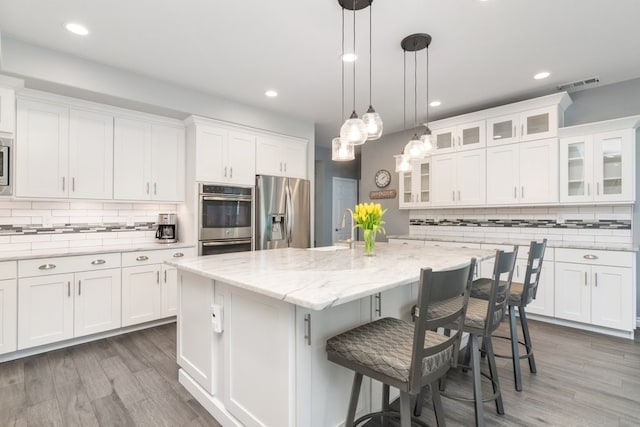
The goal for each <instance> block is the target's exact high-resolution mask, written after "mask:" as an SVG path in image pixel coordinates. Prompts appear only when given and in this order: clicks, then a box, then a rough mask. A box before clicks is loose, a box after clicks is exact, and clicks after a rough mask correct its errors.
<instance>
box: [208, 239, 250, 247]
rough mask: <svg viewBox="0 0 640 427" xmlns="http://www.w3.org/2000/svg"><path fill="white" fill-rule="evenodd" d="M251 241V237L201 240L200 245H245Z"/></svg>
mask: <svg viewBox="0 0 640 427" xmlns="http://www.w3.org/2000/svg"><path fill="white" fill-rule="evenodd" d="M247 243H251V239H238V240H217V241H215V242H202V246H206V247H211V246H229V245H245V244H247Z"/></svg>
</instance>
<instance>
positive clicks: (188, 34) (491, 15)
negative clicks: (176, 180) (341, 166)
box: [0, 0, 640, 146]
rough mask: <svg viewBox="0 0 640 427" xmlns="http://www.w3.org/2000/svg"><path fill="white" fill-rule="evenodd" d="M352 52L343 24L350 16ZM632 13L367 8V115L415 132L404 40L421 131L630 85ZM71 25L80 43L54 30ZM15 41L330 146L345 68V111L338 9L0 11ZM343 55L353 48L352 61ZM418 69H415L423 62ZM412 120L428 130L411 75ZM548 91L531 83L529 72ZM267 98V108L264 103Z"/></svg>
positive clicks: (1, 5)
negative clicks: (270, 120)
mask: <svg viewBox="0 0 640 427" xmlns="http://www.w3.org/2000/svg"><path fill="white" fill-rule="evenodd" d="M368 14H369V9H368V8H367V9H364V10H362V11H358V12H356V29H357V36H356V40H357V42H358V43H357V46H356V53H357V54H358V55H359V59H358V61H356V72H357V74H356V83H357V86H356V100H357V102H356V110H357V112H358V113H359V114H360V115H362V114H363V113H364V112H365V110H366V108H367V106H368V60H369V56H368V19H369V16H368ZM346 16H347V19H346V21H347V25H346V31H347V36H346V40H347V43H348V44H349V45H350V44H351V41H350V40H351V39H350V34H351V33H352V25H351V23H352V19H353V14H352V12H350V11H349V12H348V13H347V15H346ZM639 16H640V1H638V0H615V1H611V0H562V1H558V0H535V1H533V0H488V1H479V0H455V1H451V0H376V1H375V2H374V3H373V18H372V19H373V58H372V59H373V105H374V107H375V108H376V110H377V111H378V112H379V113H380V114H381V116H382V118H383V120H384V124H385V133H387V134H388V133H391V132H395V131H399V130H402V129H403V127H404V126H405V121H406V122H407V124H408V126H411V125H412V123H413V121H414V120H413V117H414V107H413V105H414V99H413V62H412V58H411V57H408V58H407V59H408V63H407V66H408V73H407V75H408V83H407V84H408V93H407V97H408V98H407V101H406V105H407V107H406V108H407V111H406V117H407V118H406V120H405V118H404V117H405V114H404V108H403V51H402V49H401V48H400V41H401V40H402V38H404V37H405V36H407V35H409V34H412V33H416V32H424V33H429V34H431V36H432V37H433V42H432V44H431V47H430V48H429V54H430V66H429V67H430V69H429V85H430V92H431V93H430V94H429V98H430V99H431V100H435V99H437V100H441V101H442V105H441V106H440V107H437V108H430V115H431V119H433V118H442V117H446V116H450V115H454V114H460V113H462V112H467V111H470V110H473V109H477V108H483V107H487V106H492V105H497V104H500V103H505V102H510V101H513V100H519V99H524V98H528V97H532V96H538V95H541V94H546V93H550V92H553V91H555V87H556V86H557V85H558V84H563V83H567V82H571V81H574V80H580V79H585V78H589V77H594V76H597V77H599V78H600V85H604V84H609V83H614V82H618V81H622V80H628V79H632V78H636V77H640V54H639V47H640V42H639V41H640V25H639V24H638V19H639V18H638V17H639ZM69 21H77V22H81V23H83V24H84V25H86V26H87V27H88V28H89V30H90V32H91V33H90V35H89V36H87V37H84V38H82V37H79V36H75V35H73V34H71V33H68V32H67V31H66V30H65V29H64V27H63V25H64V23H66V22H69ZM0 29H1V30H2V33H3V34H5V35H8V36H10V37H12V38H15V39H19V40H23V41H25V42H29V43H32V44H36V45H40V46H43V47H47V48H51V49H55V50H59V51H62V52H67V53H70V54H73V55H77V56H79V57H83V58H87V59H91V60H94V61H97V62H100V63H103V64H107V65H110V66H114V67H118V68H121V69H124V70H129V71H133V72H136V73H139V74H143V75H148V76H150V77H154V78H157V79H161V80H164V81H168V82H172V83H175V84H178V85H181V86H185V87H189V88H194V89H197V90H201V91H203V92H206V93H209V94H212V95H216V96H222V97H225V98H229V99H233V100H237V101H239V102H241V103H244V104H248V105H252V106H256V107H259V108H265V109H269V110H273V111H276V112H280V113H284V114H288V115H291V116H294V117H299V118H302V119H306V120H311V121H313V122H314V123H316V144H319V145H327V146H328V145H329V144H330V139H331V138H332V137H333V136H337V134H338V130H339V127H340V125H341V123H342V121H343V120H344V118H345V117H346V116H347V115H349V114H350V112H351V103H352V98H351V97H352V87H353V86H352V79H351V73H352V69H351V66H350V65H349V66H348V68H346V70H345V71H346V72H345V79H346V80H345V84H346V94H347V98H346V100H345V112H344V114H343V113H342V112H341V100H340V98H341V90H340V87H341V64H342V62H341V60H340V58H339V56H340V52H341V8H340V6H339V4H338V2H337V0H306V1H305V0H270V1H265V0H242V1H221V0H218V1H216V0H180V1H169V0H164V1H158V0H136V1H125V0H115V1H104V0H103V1H95V0H94V1H86V0H1V1H0ZM348 50H350V49H348ZM419 60H420V61H423V57H420V58H419ZM420 67H421V68H420V70H419V72H420V74H419V75H418V81H419V88H418V90H419V95H418V104H419V105H418V121H419V122H420V121H423V120H424V119H425V112H426V94H425V90H424V86H425V84H424V83H425V81H426V78H425V71H424V65H423V63H422V62H420ZM543 70H546V71H549V72H551V76H550V77H549V78H547V79H545V80H539V81H538V80H534V79H533V75H534V74H535V73H537V72H539V71H543ZM267 89H275V90H277V91H278V92H279V96H278V97H277V98H273V99H272V98H267V97H265V96H264V92H265V91H266V90H267Z"/></svg>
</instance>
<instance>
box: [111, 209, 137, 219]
mask: <svg viewBox="0 0 640 427" xmlns="http://www.w3.org/2000/svg"><path fill="white" fill-rule="evenodd" d="M136 213H139V211H135V210H133V209H118V212H117V213H116V214H115V215H113V216H119V217H125V218H126V217H128V216H135V215H136Z"/></svg>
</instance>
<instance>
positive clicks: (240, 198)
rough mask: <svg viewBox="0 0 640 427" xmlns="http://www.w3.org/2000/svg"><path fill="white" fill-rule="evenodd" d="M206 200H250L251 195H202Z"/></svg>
mask: <svg viewBox="0 0 640 427" xmlns="http://www.w3.org/2000/svg"><path fill="white" fill-rule="evenodd" d="M200 197H201V198H202V200H204V201H207V202H209V201H211V202H226V201H229V202H250V201H251V196H200Z"/></svg>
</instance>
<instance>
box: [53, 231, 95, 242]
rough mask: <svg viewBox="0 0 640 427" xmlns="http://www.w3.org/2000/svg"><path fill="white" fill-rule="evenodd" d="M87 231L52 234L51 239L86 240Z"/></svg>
mask: <svg viewBox="0 0 640 427" xmlns="http://www.w3.org/2000/svg"><path fill="white" fill-rule="evenodd" d="M86 239H87V234H86V233H63V234H52V235H51V241H64V240H67V241H71V240H73V241H78V240H86Z"/></svg>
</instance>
